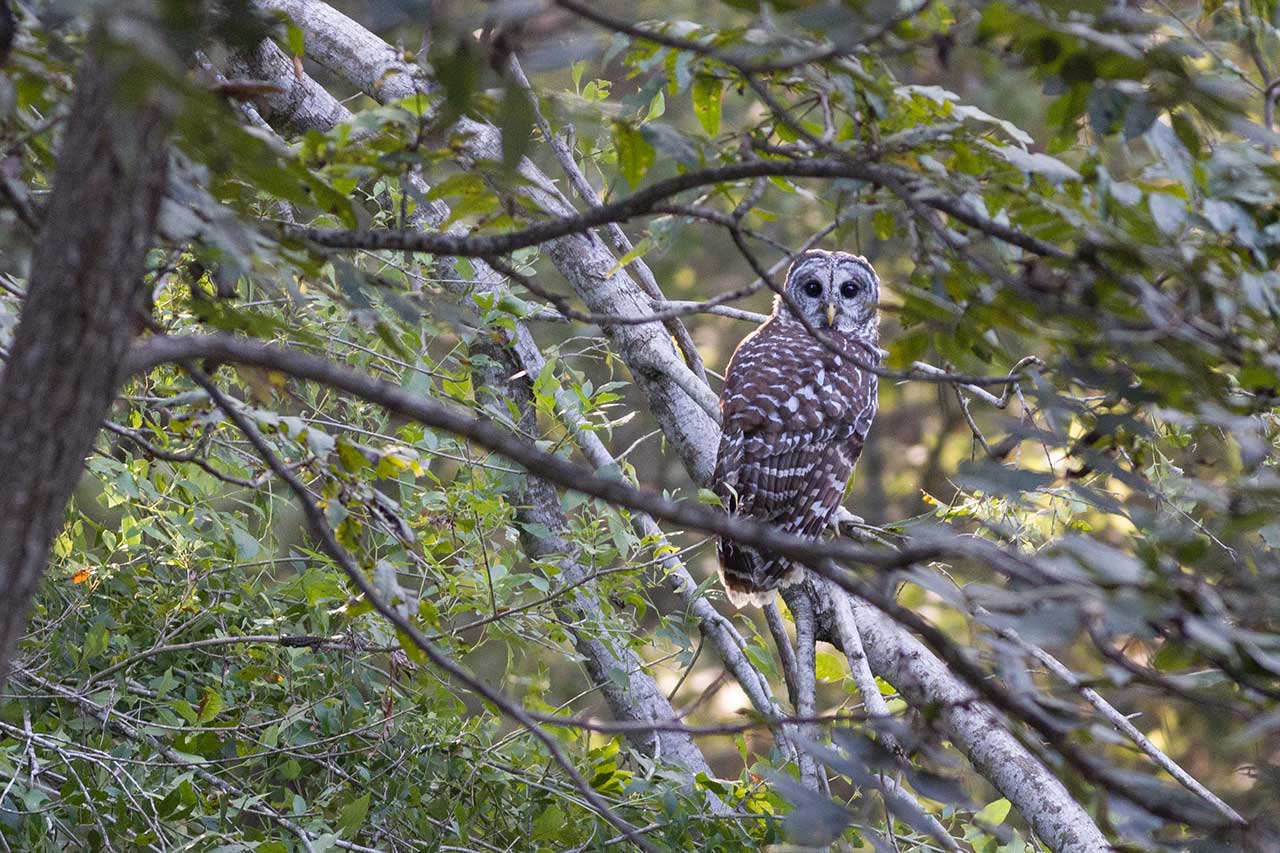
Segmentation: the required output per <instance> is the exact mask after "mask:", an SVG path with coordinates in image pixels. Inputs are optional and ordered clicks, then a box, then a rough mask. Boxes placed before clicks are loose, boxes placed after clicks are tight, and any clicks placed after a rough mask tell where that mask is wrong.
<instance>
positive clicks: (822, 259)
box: [774, 249, 880, 341]
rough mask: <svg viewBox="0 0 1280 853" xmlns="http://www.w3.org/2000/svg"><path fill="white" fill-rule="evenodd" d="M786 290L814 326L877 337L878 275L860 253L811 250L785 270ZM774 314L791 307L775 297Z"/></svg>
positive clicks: (871, 338)
mask: <svg viewBox="0 0 1280 853" xmlns="http://www.w3.org/2000/svg"><path fill="white" fill-rule="evenodd" d="M785 290H786V292H787V293H788V294H790V296H791V297H792V300H793V301H794V303H795V305H796V307H797V308H799V309H800V311H801V313H803V314H804V316H805V318H806V319H807V320H808V321H809V322H810V323H811V324H812V325H813V326H814V328H817V329H827V328H830V329H834V330H835V331H837V332H839V333H840V334H842V335H846V336H849V337H853V338H857V339H859V340H864V341H874V340H875V339H876V337H877V332H878V329H879V325H880V313H879V311H878V310H877V305H878V303H879V301H880V278H879V276H877V275H876V271H875V270H874V269H872V267H871V264H870V263H868V261H867V259H866V258H864V257H862V256H861V255H851V254H849V253H848V252H827V251H824V250H822V249H810V250H809V251H807V252H805V253H804V254H802V255H800V256H799V257H798V258H796V259H795V261H794V262H793V263H792V264H791V268H790V269H788V270H787V282H786V286H785ZM774 313H775V314H778V315H779V316H780V317H783V318H785V317H788V316H790V315H791V314H792V309H791V307H790V306H789V305H787V304H786V302H784V301H783V300H782V299H778V301H777V304H776V306H775V308H774Z"/></svg>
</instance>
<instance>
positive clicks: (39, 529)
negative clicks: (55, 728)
mask: <svg viewBox="0 0 1280 853" xmlns="http://www.w3.org/2000/svg"><path fill="white" fill-rule="evenodd" d="M104 56H105V54H104V55H103V56H100V55H98V54H97V52H96V51H91V52H90V54H89V56H88V58H87V59H86V60H85V62H84V64H83V65H82V67H81V69H80V73H79V75H78V76H77V82H76V96H75V102H74V104H73V106H72V109H71V116H70V119H69V120H68V123H67V128H66V134H65V137H64V138H63V142H62V147H61V150H60V152H59V158H58V168H57V171H56V174H55V176H54V183H53V193H52V197H51V198H50V200H49V204H48V207H47V209H46V211H45V219H44V226H43V228H42V229H41V231H40V234H39V236H38V238H37V241H36V245H35V251H34V254H33V256H32V263H31V276H30V279H29V281H28V287H27V295H26V298H25V301H24V302H23V305H22V313H21V316H20V319H19V323H18V328H17V332H16V336H15V339H14V342H13V348H12V351H11V353H10V356H9V360H8V362H7V363H6V365H5V369H4V374H3V377H2V378H0V471H3V472H4V477H5V482H4V488H3V489H0V597H2V600H3V602H4V607H3V608H0V673H6V672H7V671H8V664H9V661H10V659H11V656H12V655H13V652H14V646H15V644H16V642H17V640H18V638H19V637H20V636H21V634H22V631H23V629H24V627H25V625H26V621H27V613H28V611H29V609H30V605H31V599H32V596H33V595H34V593H35V589H36V585H37V583H38V582H39V580H40V577H41V575H42V574H43V572H44V569H45V565H46V564H47V562H48V558H49V547H50V543H51V542H52V540H53V538H54V536H55V535H56V534H57V532H58V530H59V529H60V528H61V527H62V523H63V517H64V513H65V511H66V506H67V501H68V500H69V499H70V498H71V494H72V491H73V489H74V488H75V485H76V482H77V480H78V479H79V478H80V474H81V472H82V471H83V469H84V459H85V456H86V454H88V452H89V449H90V446H91V445H92V443H93V439H94V436H96V435H97V433H98V429H99V425H100V424H101V422H102V419H103V417H104V416H105V415H106V413H107V410H108V408H109V407H110V405H111V401H112V399H113V398H114V396H115V392H116V388H117V383H118V381H119V378H120V367H121V364H122V362H123V360H124V356H125V354H126V352H127V351H128V348H129V344H130V342H131V341H132V339H133V337H134V336H135V335H136V334H137V333H138V331H139V330H141V328H142V325H143V321H144V318H145V316H146V314H145V310H146V309H145V305H144V296H145V289H144V287H143V278H142V276H143V261H144V258H145V253H146V250H147V249H148V248H149V247H150V245H151V241H152V237H153V234H154V232H155V222H156V215H157V211H158V209H159V206H160V199H161V197H162V195H163V193H164V189H165V184H166V174H167V172H166V168H167V153H166V145H165V139H166V135H167V127H168V122H167V120H166V117H165V116H164V114H163V113H162V111H161V110H160V108H159V107H158V106H157V104H156V102H155V100H154V99H148V100H144V102H143V103H142V104H136V103H133V102H131V101H126V100H124V99H117V97H116V92H117V84H118V83H119V81H120V80H121V79H122V77H123V75H125V74H126V73H127V69H126V68H124V67H122V66H123V64H124V61H125V60H124V59H123V58H119V57H112V58H111V59H106V58H104Z"/></svg>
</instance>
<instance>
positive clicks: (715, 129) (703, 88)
mask: <svg viewBox="0 0 1280 853" xmlns="http://www.w3.org/2000/svg"><path fill="white" fill-rule="evenodd" d="M691 92H692V94H693V114H694V115H696V116H697V117H698V123H699V124H701V125H702V129H703V130H705V131H706V132H707V136H715V135H716V134H717V133H719V132H720V101H721V99H722V98H723V97H724V81H723V80H720V79H718V78H716V77H709V76H707V75H705V74H699V75H698V76H697V77H695V78H694V79H693V86H692V88H691Z"/></svg>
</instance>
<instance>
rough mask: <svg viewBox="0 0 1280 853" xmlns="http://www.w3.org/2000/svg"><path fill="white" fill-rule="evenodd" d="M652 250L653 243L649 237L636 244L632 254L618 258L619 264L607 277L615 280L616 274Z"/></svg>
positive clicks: (615, 265)
mask: <svg viewBox="0 0 1280 853" xmlns="http://www.w3.org/2000/svg"><path fill="white" fill-rule="evenodd" d="M652 248H653V241H652V240H650V239H649V238H648V237H646V238H644V239H643V240H641V241H640V242H639V243H636V244H635V246H634V247H632V249H631V251H630V252H627V253H626V254H625V255H623V256H622V257H621V258H618V262H617V263H616V264H614V265H613V268H612V269H610V270H609V272H608V273H606V276H605V277H606V278H613V274H614V273H616V272H617V271H618V270H620V269H622V268H623V267H625V266H626V265H627V264H629V263H631V262H632V261H634V260H636V259H637V258H639V257H641V256H642V255H643V254H644V253H645V252H647V251H649V250H650V249H652Z"/></svg>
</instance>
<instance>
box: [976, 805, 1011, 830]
mask: <svg viewBox="0 0 1280 853" xmlns="http://www.w3.org/2000/svg"><path fill="white" fill-rule="evenodd" d="M1009 809H1010V803H1009V801H1008V800H1004V799H1000V800H996V801H995V802H993V803H987V804H986V805H985V806H983V807H982V810H981V811H979V812H978V813H977V814H975V815H974V816H973V819H974V822H975V823H985V824H988V825H990V826H999V825H1000V824H1002V823H1004V819H1005V818H1006V817H1008V816H1009Z"/></svg>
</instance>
